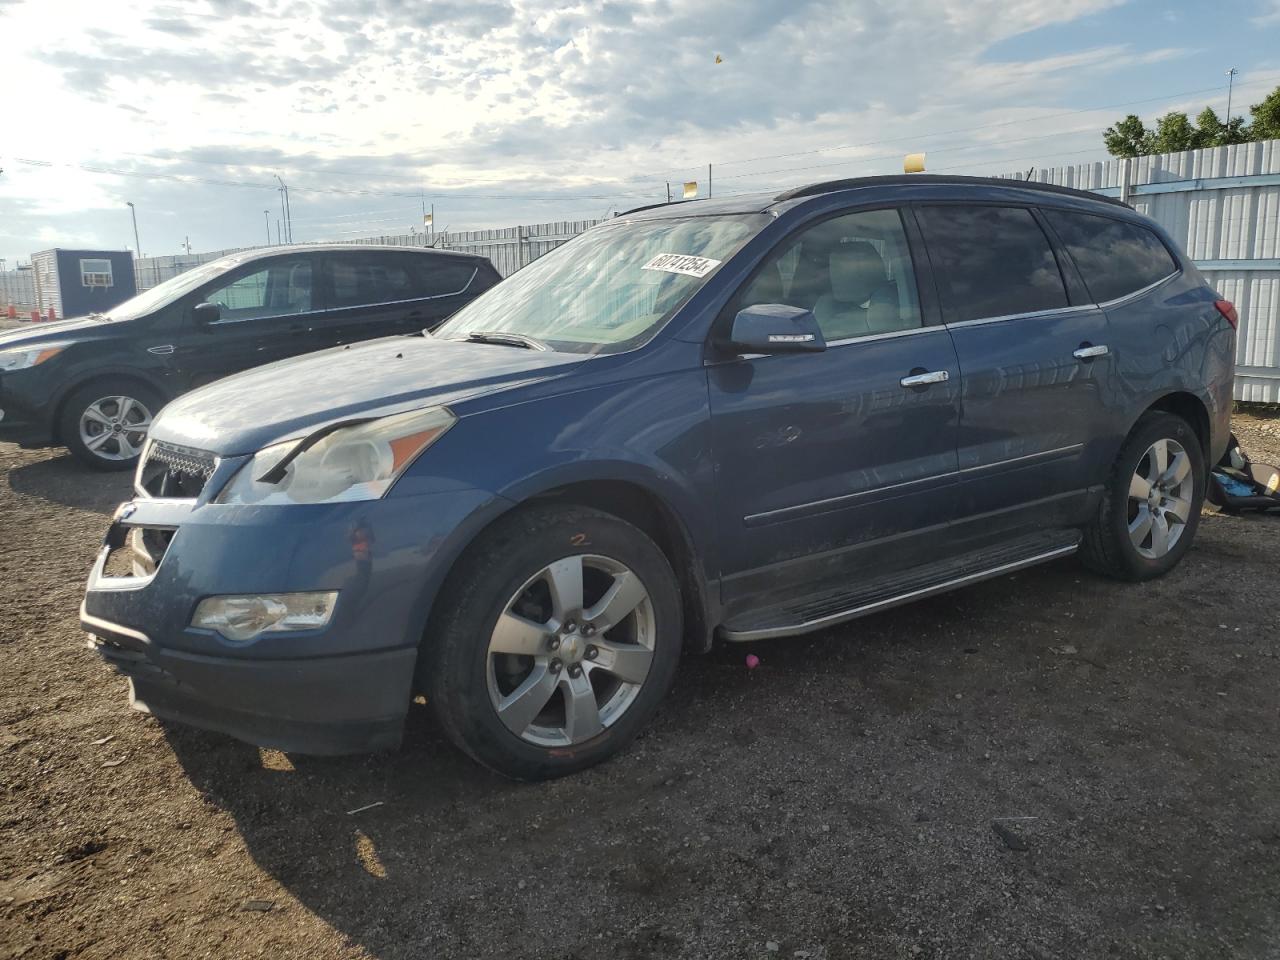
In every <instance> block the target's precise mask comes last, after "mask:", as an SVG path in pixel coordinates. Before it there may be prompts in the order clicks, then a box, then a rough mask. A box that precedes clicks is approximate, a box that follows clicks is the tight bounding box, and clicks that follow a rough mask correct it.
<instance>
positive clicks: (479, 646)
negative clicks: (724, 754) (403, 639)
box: [420, 506, 683, 780]
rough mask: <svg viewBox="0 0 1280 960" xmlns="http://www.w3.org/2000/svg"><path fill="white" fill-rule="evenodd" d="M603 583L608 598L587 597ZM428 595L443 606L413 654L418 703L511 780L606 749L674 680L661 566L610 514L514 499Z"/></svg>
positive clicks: (673, 596) (635, 728)
mask: <svg viewBox="0 0 1280 960" xmlns="http://www.w3.org/2000/svg"><path fill="white" fill-rule="evenodd" d="M577 569H581V570H582V571H583V572H582V575H581V578H580V580H579V581H578V582H579V583H580V584H581V588H580V590H579V591H578V594H577V596H578V597H580V598H581V599H575V594H574V589H573V583H574V571H575V570H577ZM557 584H558V585H559V586H557ZM637 584H638V586H639V590H638V591H637V589H636V586H637ZM615 588H616V589H615ZM610 590H612V591H614V592H613V599H614V603H612V604H610V603H603V602H601V601H602V599H603V597H602V594H604V593H607V591H610ZM640 593H642V594H643V598H642V599H639V600H635V598H636V597H637V596H638V595H639V594H640ZM440 597H441V602H443V603H447V606H446V607H444V608H442V609H441V611H440V613H439V614H438V615H436V616H433V618H432V627H431V629H430V630H429V631H428V635H427V637H426V639H425V641H424V649H423V653H422V659H423V672H422V673H421V674H420V676H421V677H422V678H423V682H422V684H421V685H422V686H423V687H424V688H425V692H426V694H427V700H428V703H429V704H430V705H431V708H432V710H433V712H434V713H435V715H436V717H437V719H438V720H439V722H440V724H441V726H442V727H443V728H444V730H445V732H446V733H447V735H448V736H449V738H450V739H451V740H452V741H453V742H454V743H455V744H456V745H457V746H458V747H460V748H461V749H462V750H463V751H465V752H466V753H467V754H469V755H470V756H471V757H473V758H474V759H475V760H477V761H479V762H480V763H481V764H483V765H484V766H486V767H488V768H490V769H491V770H494V771H496V772H497V773H500V774H502V775H504V776H507V777H511V778H512V779H515V780H546V779H550V778H553V777H561V776H565V775H566V774H571V773H576V772H578V771H580V770H584V769H586V768H587V767H590V766H593V765H594V764H597V763H600V762H601V761H602V760H605V759H607V758H609V757H611V756H612V755H613V754H615V753H617V752H618V751H619V750H621V749H622V748H623V747H624V746H626V744H627V743H629V742H630V741H631V739H632V738H633V737H634V736H635V735H636V733H638V732H639V730H640V728H641V727H642V726H643V725H644V724H645V722H646V721H647V720H648V719H649V718H650V717H651V716H652V715H653V713H654V711H655V710H656V709H657V706H658V704H659V702H661V700H662V698H663V697H664V696H665V695H666V693H667V691H668V690H669V689H670V687H671V683H672V681H673V679H674V678H675V671H676V666H677V664H678V662H679V659H680V650H681V646H682V638H683V626H682V622H681V618H682V614H681V604H680V591H679V587H678V585H677V583H676V578H675V574H674V573H672V570H671V565H670V564H669V563H668V562H667V559H666V557H665V556H664V555H663V553H662V551H661V550H660V549H659V548H658V546H657V544H655V543H654V542H653V541H652V540H651V539H650V538H649V537H648V536H646V535H645V534H644V532H642V531H641V530H639V529H637V528H636V527H634V526H632V525H631V524H629V523H627V522H625V521H623V520H620V519H619V518H617V517H614V516H612V515H610V514H607V513H602V512H600V511H597V510H591V509H588V508H585V507H573V506H554V507H531V508H524V509H520V510H518V511H516V512H515V513H513V514H511V515H510V516H508V517H505V518H503V519H501V520H499V521H498V522H497V523H496V524H495V525H494V526H493V527H492V528H491V529H490V530H488V531H486V532H485V533H484V534H482V535H481V536H480V538H479V539H478V540H477V542H476V543H475V544H473V545H472V546H471V547H470V548H469V549H468V550H467V552H466V553H465V554H464V555H463V557H462V558H461V559H460V560H459V562H458V564H457V565H456V566H455V568H454V570H453V572H452V573H451V574H450V575H449V579H448V580H447V581H446V583H445V585H444V587H443V588H442V590H441V593H440ZM558 597H559V599H558ZM632 601H634V603H635V605H634V606H633V607H629V612H626V614H625V616H622V617H621V618H616V617H615V616H614V614H615V613H617V612H619V611H622V610H623V608H627V607H628V605H629V604H631V603H632ZM593 608H594V614H595V616H596V619H595V621H594V622H593V621H592V620H591V616H592V613H593ZM611 609H612V611H613V612H611ZM517 611H518V613H517ZM512 614H515V616H512ZM584 614H585V615H584ZM517 616H518V618H519V619H517V618H516V617H517ZM544 617H545V619H544ZM500 619H501V620H502V623H503V627H502V630H501V631H499V630H498V627H499V620H500ZM614 619H616V622H615V623H610V621H611V620H614ZM557 626H560V629H559V630H557V629H556V627H557ZM593 627H594V633H593V632H592V629H593ZM646 644H648V645H649V646H648V648H646V646H645V645H646ZM491 647H496V648H497V649H491ZM504 648H505V651H528V652H527V653H524V652H521V653H516V652H504ZM593 648H594V656H593ZM646 649H648V650H649V652H648V653H646V652H645V650H646ZM556 664H558V665H559V667H558V668H557V666H556ZM614 671H617V673H615V672H614ZM623 677H626V678H628V679H623ZM636 681H638V682H636ZM584 684H585V687H584V686H583V685H584ZM522 691H523V693H522ZM543 698H545V699H543ZM540 700H541V701H542V703H543V706H542V708H541V709H540V710H536V709H535V708H536V707H537V705H538V703H539V701H540ZM571 705H574V706H576V708H577V709H574V710H573V711H572V713H573V715H572V717H571V715H570V713H571ZM593 706H594V716H595V720H594V721H592V719H591V717H592V713H593V710H592V707H593ZM504 718H505V719H504ZM526 720H527V721H528V722H527V723H526ZM597 723H598V724H599V726H596V724H597ZM517 730H519V731H520V732H519V733H517V732H516V731H517Z"/></svg>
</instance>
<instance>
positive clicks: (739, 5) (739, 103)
mask: <svg viewBox="0 0 1280 960" xmlns="http://www.w3.org/2000/svg"><path fill="white" fill-rule="evenodd" d="M0 40H2V41H3V48H4V50H5V59H4V63H5V71H4V75H3V76H4V85H5V96H4V98H3V107H2V108H0V168H3V172H2V173H0V258H5V259H6V260H7V261H8V265H9V268H10V269H11V268H12V267H13V265H14V264H15V263H17V262H19V261H25V260H26V259H27V257H28V256H29V255H30V254H31V253H32V252H33V251H38V250H43V249H47V248H49V247H55V246H62V247H77V248H101V249H117V250H118V249H126V248H128V249H132V248H133V247H134V246H135V243H134V234H133V227H132V223H131V220H130V209H129V207H128V206H127V203H128V202H132V203H133V204H135V208H136V211H137V221H138V234H139V237H140V244H141V248H142V253H143V254H144V255H147V256H154V255H163V254H177V253H180V252H182V251H183V250H185V249H186V244H187V243H189V244H190V248H191V249H192V250H194V251H209V250H217V249H223V248H231V247H240V246H249V245H256V244H262V243H265V242H267V240H268V236H269V237H270V239H271V240H272V241H274V240H275V239H276V230H277V228H276V223H277V220H278V219H279V218H280V216H281V213H280V194H279V191H278V189H277V180H276V178H277V176H278V177H279V178H281V179H282V180H283V181H284V182H285V183H287V184H288V186H289V200H290V208H291V213H292V220H293V237H294V239H295V240H296V241H311V240H349V239H355V238H357V237H365V236H373V235H378V234H405V233H408V232H409V231H410V229H416V230H419V231H420V230H421V229H422V210H423V207H424V205H425V206H427V207H428V208H430V207H431V206H432V205H434V209H435V226H436V229H446V228H447V229H450V230H463V229H481V228H486V227H495V226H511V225H515V224H518V223H541V222H545V221H551V220H569V219H595V218H600V217H603V216H606V215H609V214H611V213H613V212H614V211H618V210H625V209H628V208H630V207H635V206H640V205H643V204H646V203H655V202H659V201H662V200H664V199H665V197H666V184H667V182H668V181H671V182H672V185H673V189H676V190H677V191H678V184H679V183H680V182H682V181H684V180H697V181H698V182H699V191H700V194H701V195H704V196H705V195H706V191H707V182H706V181H707V165H708V164H711V179H712V183H711V191H712V193H713V194H715V195H722V194H727V193H744V192H752V191H756V190H765V189H769V190H773V189H781V188H786V187H789V186H795V185H798V184H803V183H810V182H815V181H819V180H827V179H835V178H839V177H847V176H857V175H861V174H874V173H895V172H900V171H901V169H902V157H903V154H905V153H907V152H914V151H925V152H926V153H927V167H928V169H929V170H930V171H932V172H955V173H967V174H992V173H1008V172H1011V171H1013V170H1025V169H1027V168H1029V167H1032V166H1039V167H1047V166H1063V165H1068V164H1075V163H1084V162H1090V161H1095V160H1103V159H1106V151H1105V149H1104V148H1103V146H1102V137H1101V131H1102V130H1103V129H1104V128H1105V127H1106V126H1107V125H1108V124H1110V123H1112V122H1114V121H1115V120H1116V119H1118V118H1119V117H1121V116H1123V115H1124V114H1126V113H1130V112H1132V113H1137V114H1139V115H1140V116H1142V117H1144V118H1145V119H1148V120H1152V119H1154V117H1156V116H1158V115H1159V114H1161V113H1164V112H1166V111H1168V110H1170V109H1184V110H1189V111H1191V112H1192V114H1193V115H1194V113H1196V112H1198V111H1199V110H1200V109H1201V108H1202V107H1203V106H1205V105H1211V106H1214V107H1215V108H1216V109H1217V110H1218V112H1219V113H1220V114H1223V113H1225V109H1226V99H1227V78H1226V76H1225V71H1226V70H1227V69H1228V68H1229V67H1235V68H1236V69H1237V70H1238V71H1239V74H1238V76H1237V77H1236V80H1235V92H1234V94H1233V104H1232V108H1233V109H1232V112H1233V113H1234V114H1242V113H1243V114H1246V115H1247V110H1248V105H1249V104H1250V103H1254V102H1257V101H1258V100H1260V99H1261V98H1262V97H1263V96H1264V95H1265V94H1266V93H1267V92H1268V91H1270V90H1271V89H1273V88H1274V87H1276V86H1277V85H1280V0H1222V2H1218V3H1214V4H1206V3H1201V2H1197V3H1189V2H1183V3H1171V2H1143V0H1131V2H1123V0H910V2H902V0H843V2H834V0H757V2H752V0H699V2H696V3H688V2H671V0H586V2H580V3H574V4H551V3H535V2H526V0H184V2H182V3H181V4H177V3H136V2H131V0H111V2H109V3H104V2H102V0H92V2H84V0H0ZM717 61H718V62H717ZM264 211H265V213H264Z"/></svg>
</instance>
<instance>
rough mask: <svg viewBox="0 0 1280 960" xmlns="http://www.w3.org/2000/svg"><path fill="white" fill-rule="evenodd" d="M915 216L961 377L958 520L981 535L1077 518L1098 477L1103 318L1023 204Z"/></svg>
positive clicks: (953, 207) (1104, 377)
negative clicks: (1080, 292) (968, 523)
mask: <svg viewBox="0 0 1280 960" xmlns="http://www.w3.org/2000/svg"><path fill="white" fill-rule="evenodd" d="M917 214H918V218H919V221H920V226H921V229H922V232H923V234H924V238H925V243H926V246H927V247H928V250H929V257H930V260H931V262H932V264H933V266H934V271H935V277H936V279H937V282H938V288H939V296H940V298H941V301H942V309H943V317H944V319H945V320H946V323H947V328H948V330H950V332H951V337H952V340H953V341H954V343H955V349H956V355H957V357H958V360H959V364H960V372H961V376H962V377H963V380H964V386H963V390H962V394H961V409H962V411H963V412H962V416H961V420H960V430H959V445H958V447H959V449H958V454H959V468H960V478H961V481H962V483H961V486H960V489H959V491H958V493H959V502H958V511H959V514H960V517H961V518H967V519H969V520H971V521H973V525H974V526H977V527H979V528H980V532H981V533H998V532H1000V531H1001V530H1002V529H1003V528H1004V527H1006V526H1007V527H1014V528H1017V527H1021V526H1036V527H1043V526H1045V525H1052V524H1064V523H1074V522H1078V518H1077V517H1076V514H1077V513H1078V512H1079V511H1080V510H1082V509H1083V506H1084V504H1085V503H1086V490H1087V488H1088V487H1089V486H1090V485H1091V484H1094V483H1097V482H1098V481H1099V476H1100V473H1099V470H1098V464H1097V459H1098V456H1099V450H1100V446H1099V444H1098V443H1097V438H1098V437H1099V436H1100V434H1101V433H1102V432H1103V427H1104V424H1105V421H1106V401H1107V396H1106V395H1107V389H1108V383H1109V377H1110V371H1111V359H1110V356H1109V355H1108V353H1107V352H1106V350H1107V349H1109V348H1108V347H1107V340H1108V329H1107V318H1106V315H1105V314H1104V313H1103V312H1102V311H1101V310H1099V309H1098V308H1097V307H1096V306H1094V305H1093V304H1091V303H1087V302H1080V301H1081V300H1082V299H1087V298H1081V297H1080V296H1079V295H1074V296H1073V295H1072V294H1069V293H1068V289H1071V290H1072V291H1076V290H1081V289H1083V287H1082V286H1081V285H1080V284H1079V282H1078V278H1077V277H1076V276H1075V274H1074V272H1072V273H1070V274H1069V276H1068V279H1069V280H1070V281H1071V283H1070V284H1068V283H1067V282H1066V280H1064V275H1063V271H1064V270H1066V271H1073V270H1074V268H1073V267H1072V266H1071V265H1070V264H1069V263H1068V262H1066V261H1065V258H1064V257H1061V256H1060V255H1059V253H1058V251H1055V249H1054V248H1053V245H1052V244H1051V242H1050V239H1049V237H1048V235H1047V234H1046V232H1045V231H1044V229H1043V227H1042V226H1041V223H1040V221H1039V219H1038V218H1037V216H1036V214H1035V213H1034V212H1033V211H1032V210H1031V209H1030V208H1026V207H1016V206H1002V205H979V204H947V205H937V206H933V205H926V206H921V207H919V208H918V210H917ZM1078 351H1084V353H1082V355H1081V356H1076V353H1077V352H1078ZM996 518H1001V519H996ZM962 534H964V532H963V531H962ZM964 535H967V534H964Z"/></svg>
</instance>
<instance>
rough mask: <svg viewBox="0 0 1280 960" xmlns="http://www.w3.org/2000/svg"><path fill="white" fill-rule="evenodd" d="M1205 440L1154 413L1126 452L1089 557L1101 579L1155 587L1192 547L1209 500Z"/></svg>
mask: <svg viewBox="0 0 1280 960" xmlns="http://www.w3.org/2000/svg"><path fill="white" fill-rule="evenodd" d="M1205 482H1206V476H1205V466H1204V451H1203V450H1202V449H1201V447H1200V438H1199V437H1197V436H1196V433H1195V431H1194V430H1193V429H1192V428H1191V425H1190V424H1188V423H1187V422H1186V421H1185V420H1183V419H1182V418H1181V417H1178V416H1175V415H1173V414H1171V413H1161V412H1152V413H1148V414H1145V415H1144V416H1143V417H1142V419H1140V420H1139V421H1138V423H1137V425H1136V426H1134V428H1133V431H1132V432H1131V433H1130V434H1129V437H1128V439H1126V440H1125V442H1124V446H1123V447H1121V448H1120V454H1119V456H1118V457H1116V462H1115V465H1114V466H1113V467H1112V471H1111V476H1110V478H1109V480H1108V482H1107V491H1106V494H1105V495H1104V498H1103V502H1102V508H1101V510H1100V511H1099V513H1098V518H1097V520H1095V521H1094V523H1093V524H1091V525H1090V526H1089V527H1087V528H1086V529H1085V537H1084V546H1083V548H1082V551H1081V557H1082V558H1083V560H1084V562H1085V564H1086V565H1087V566H1088V567H1090V568H1091V569H1093V570H1095V571H1097V572H1098V573H1103V574H1106V575H1107V576H1111V577H1117V578H1120V579H1123V580H1150V579H1152V578H1153V577H1158V576H1161V575H1163V574H1165V573H1168V572H1169V571H1170V570H1172V569H1173V568H1174V567H1175V566H1176V565H1177V563H1178V561H1179V560H1181V559H1182V555H1183V554H1184V553H1186V552H1187V550H1189V549H1190V547H1191V541H1192V538H1193V537H1195V533H1196V527H1197V526H1199V524H1200V507H1201V504H1203V502H1204V494H1205Z"/></svg>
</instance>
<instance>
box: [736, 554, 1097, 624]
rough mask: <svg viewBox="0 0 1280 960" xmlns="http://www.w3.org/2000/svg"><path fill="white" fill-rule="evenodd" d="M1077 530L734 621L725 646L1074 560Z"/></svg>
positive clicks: (827, 593)
mask: <svg viewBox="0 0 1280 960" xmlns="http://www.w3.org/2000/svg"><path fill="white" fill-rule="evenodd" d="M1080 539H1081V537H1080V532H1079V531H1078V530H1055V531H1049V532H1046V533H1040V534H1035V535H1033V536H1030V537H1022V538H1019V539H1018V540H1014V541H1012V542H1010V543H1005V544H1002V545H1000V546H998V547H991V548H987V549H985V550H978V551H974V552H973V553H968V554H963V555H961V556H959V557H954V558H952V559H949V560H944V561H938V562H935V563H930V564H925V565H924V566H920V567H915V568H914V569H911V570H902V571H898V572H897V573H894V574H889V575H886V576H883V577H877V578H876V579H874V580H872V581H870V582H868V583H865V584H863V585H862V586H861V587H860V588H858V589H853V590H851V589H849V588H848V587H842V588H837V589H833V590H827V591H824V592H822V593H815V594H810V595H808V596H805V597H800V598H798V599H792V600H788V601H786V602H785V603H782V604H778V605H777V606H774V607H766V608H764V609H761V610H756V611H752V612H750V613H747V614H745V615H742V616H739V617H735V618H734V619H733V620H730V621H729V622H727V623H725V624H723V625H721V627H720V631H719V633H720V636H721V637H722V638H723V639H725V640H733V641H742V640H766V639H770V638H773V637H794V636H796V635H798V634H802V633H810V632H812V631H814V630H821V629H823V628H825V627H831V626H835V625H836V624H839V623H844V622H845V621H847V620H854V619H856V618H858V617H865V616H867V615H868V614H872V613H879V612H880V611H881V610H888V609H890V608H891V607H896V606H900V605H901V604H904V603H910V602H911V601H913V600H920V599H923V598H924V597H931V596H933V595H935V594H939V593H946V592H947V591H948V590H956V589H958V588H960V587H967V586H968V585H969V584H972V583H978V582H979V581H981V580H989V579H991V578H992V577H998V576H1001V575H1003V574H1006V573H1013V572H1014V571H1015V570H1021V569H1023V568H1024V567H1032V566H1035V565H1036V564H1038V563H1046V562H1048V561H1050V560H1056V559H1058V558H1059V557H1066V556H1070V555H1071V554H1073V553H1075V552H1076V550H1077V549H1079V546H1080Z"/></svg>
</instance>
